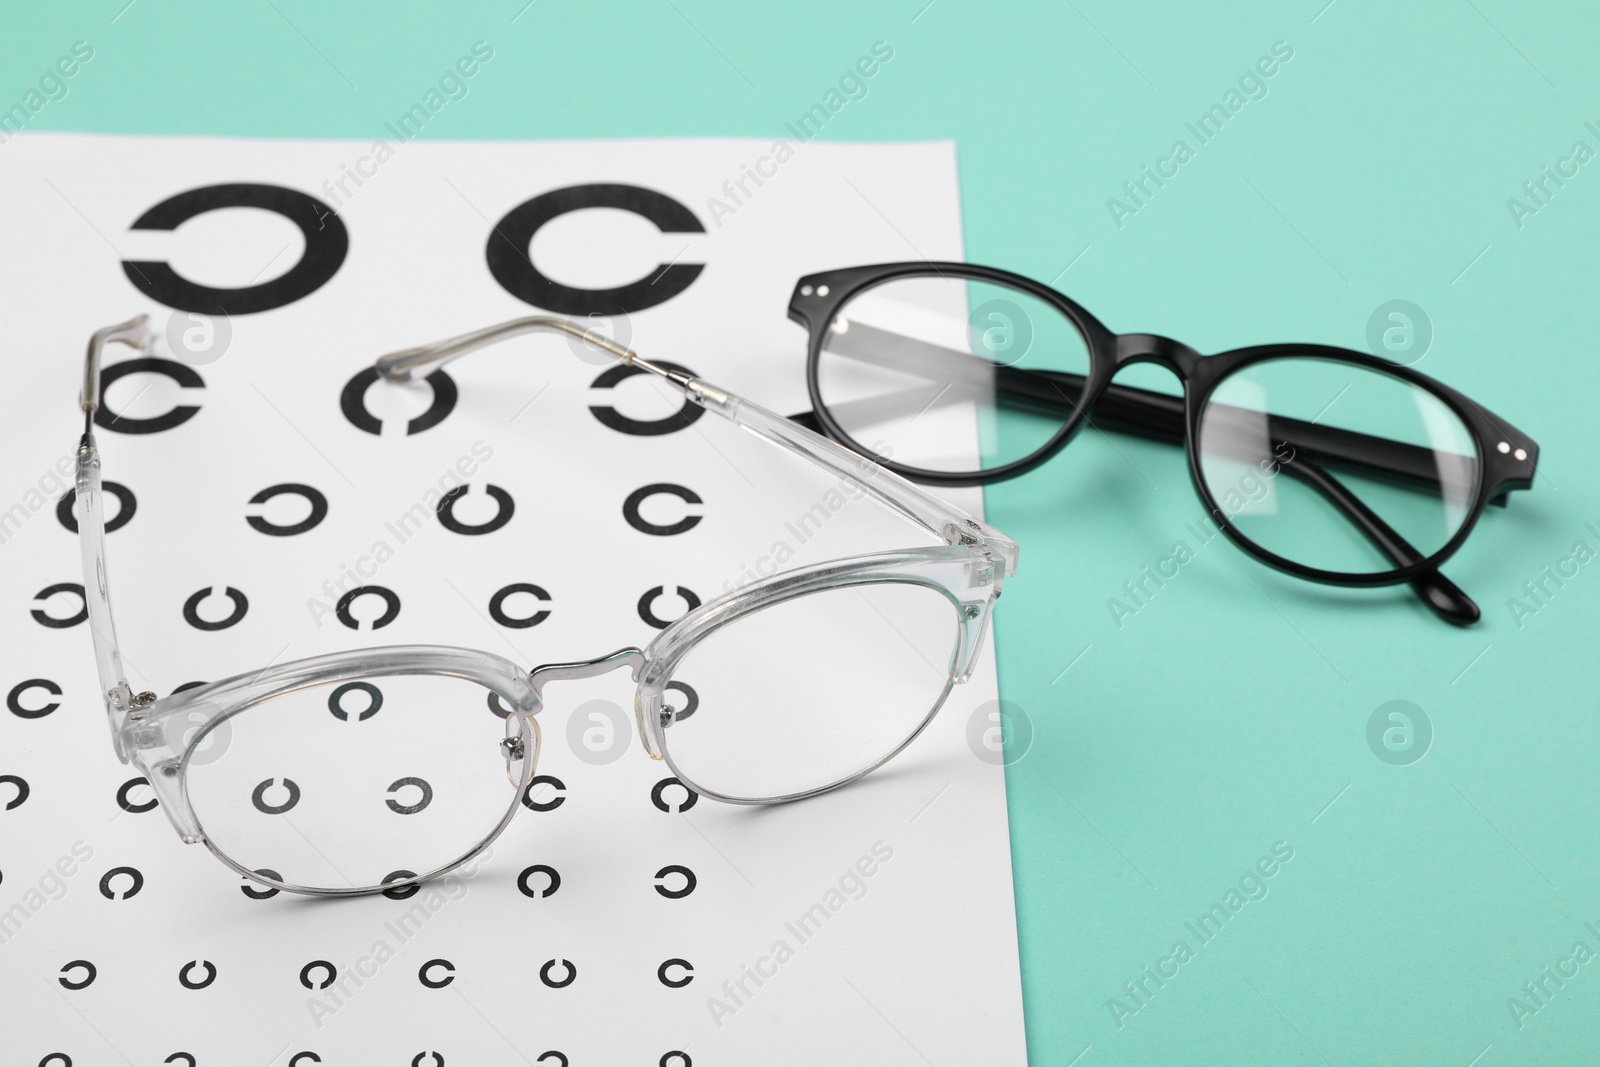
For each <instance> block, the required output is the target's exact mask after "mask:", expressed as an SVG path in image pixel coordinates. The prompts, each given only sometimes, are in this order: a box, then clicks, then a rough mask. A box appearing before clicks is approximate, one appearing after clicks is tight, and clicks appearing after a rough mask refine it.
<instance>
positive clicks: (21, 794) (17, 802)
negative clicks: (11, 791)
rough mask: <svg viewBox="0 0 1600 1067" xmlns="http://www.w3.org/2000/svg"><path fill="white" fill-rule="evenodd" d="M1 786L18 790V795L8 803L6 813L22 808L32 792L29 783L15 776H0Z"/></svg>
mask: <svg viewBox="0 0 1600 1067" xmlns="http://www.w3.org/2000/svg"><path fill="white" fill-rule="evenodd" d="M0 785H9V786H15V787H16V790H17V795H16V796H14V797H12V798H11V799H10V800H8V801H6V806H5V810H6V811H10V810H11V809H12V808H20V807H21V806H22V804H23V802H24V801H25V800H27V799H28V794H29V793H30V792H32V790H31V789H29V788H28V783H27V782H26V781H24V780H23V779H21V778H18V777H17V776H16V775H14V774H0Z"/></svg>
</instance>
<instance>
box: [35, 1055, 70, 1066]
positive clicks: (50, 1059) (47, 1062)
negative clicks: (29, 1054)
mask: <svg viewBox="0 0 1600 1067" xmlns="http://www.w3.org/2000/svg"><path fill="white" fill-rule="evenodd" d="M39 1067H72V1057H71V1056H68V1055H67V1054H66V1053H65V1052H52V1053H49V1054H48V1055H46V1056H45V1058H44V1059H42V1060H40V1061H39Z"/></svg>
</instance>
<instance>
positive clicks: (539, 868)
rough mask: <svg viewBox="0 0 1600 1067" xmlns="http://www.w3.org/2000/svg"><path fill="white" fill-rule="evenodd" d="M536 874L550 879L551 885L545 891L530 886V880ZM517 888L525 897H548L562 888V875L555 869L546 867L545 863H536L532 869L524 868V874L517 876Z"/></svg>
mask: <svg viewBox="0 0 1600 1067" xmlns="http://www.w3.org/2000/svg"><path fill="white" fill-rule="evenodd" d="M536 874H542V875H544V876H545V877H546V878H548V879H550V884H549V885H547V886H545V887H544V888H543V889H535V888H533V886H531V885H529V884H528V879H530V878H532V877H533V876H534V875H536ZM517 888H518V889H519V890H521V891H522V895H523V896H525V897H547V896H549V895H550V894H552V893H554V892H555V891H556V890H557V889H560V888H561V875H560V873H559V872H558V871H557V870H556V869H555V868H554V867H549V866H546V865H545V864H543V863H535V864H534V865H533V866H532V867H524V868H523V869H522V873H521V874H519V875H517Z"/></svg>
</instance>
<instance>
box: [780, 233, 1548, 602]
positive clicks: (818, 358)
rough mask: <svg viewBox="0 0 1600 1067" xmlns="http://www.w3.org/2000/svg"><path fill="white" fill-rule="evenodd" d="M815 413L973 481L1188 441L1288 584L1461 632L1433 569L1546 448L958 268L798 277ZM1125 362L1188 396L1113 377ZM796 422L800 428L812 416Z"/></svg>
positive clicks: (1406, 374)
mask: <svg viewBox="0 0 1600 1067" xmlns="http://www.w3.org/2000/svg"><path fill="white" fill-rule="evenodd" d="M789 317H790V318H792V319H794V320H795V321H796V322H798V323H800V324H801V325H802V326H804V327H806V329H807V330H809V331H810V334H811V338H810V352H809V359H808V363H807V376H808V379H809V386H810V391H811V402H812V405H813V407H814V413H813V415H812V420H811V421H813V422H814V423H815V424H816V425H817V426H818V427H819V428H820V429H822V430H823V431H825V432H826V433H828V434H829V435H830V436H832V437H833V438H835V439H836V440H838V441H840V442H841V443H843V444H845V445H848V446H849V447H851V448H853V449H855V450H856V451H858V452H861V453H863V454H866V455H870V456H872V457H874V458H876V459H877V460H878V461H879V462H880V463H882V464H883V465H884V466H886V467H888V468H889V469H891V470H894V471H896V472H898V473H899V474H902V475H904V476H906V477H909V478H912V479H915V480H917V481H921V482H927V483H931V484H934V485H983V484H988V483H990V482H995V481H1000V480H1002V479H1006V478H1013V477H1015V476H1017V475H1019V474H1022V473H1024V472H1026V471H1029V470H1032V469H1033V468H1034V467H1037V466H1038V465H1039V464H1041V463H1043V462H1045V461H1046V460H1047V459H1049V458H1050V457H1051V456H1053V455H1055V454H1056V453H1057V452H1059V451H1060V450H1061V449H1062V448H1063V447H1065V446H1066V443H1067V442H1068V441H1069V440H1070V439H1071V438H1072V435H1073V434H1074V433H1075V432H1076V431H1077V430H1078V429H1079V427H1081V426H1082V425H1083V424H1084V423H1086V422H1087V423H1089V424H1090V425H1091V426H1094V427H1096V428H1098V429H1106V430H1114V431H1119V432H1125V433H1133V434H1138V435H1140V436H1143V437H1148V438H1154V439H1156V440H1161V441H1167V442H1170V443H1174V444H1186V445H1187V448H1188V453H1189V472H1190V475H1191V477H1192V478H1193V480H1194V485H1195V489H1196V491H1198V492H1199V494H1200V499H1201V500H1202V501H1203V502H1204V503H1205V506H1206V508H1207V510H1208V511H1209V512H1210V514H1211V516H1212V518H1213V519H1214V521H1215V523H1216V525H1217V527H1218V528H1219V529H1220V530H1221V531H1222V532H1223V533H1225V534H1226V535H1227V536H1228V538H1229V539H1230V540H1232V541H1233V542H1234V543H1235V544H1237V545H1238V546H1239V547H1240V548H1242V549H1244V550H1245V551H1246V552H1249V553H1250V554H1251V555H1253V556H1255V557H1256V558H1257V559H1259V560H1261V561H1262V562H1264V563H1267V564H1269V565H1270V566H1273V567H1276V568H1278V569H1279V570H1281V571H1286V572H1287V573H1289V574H1293V575H1297V576H1299V577H1301V578H1307V579H1310V580H1311V581H1316V582H1326V583H1328V584H1330V585H1343V586H1377V585H1392V584H1396V583H1400V582H1407V583H1409V584H1410V585H1411V587H1412V588H1413V589H1414V590H1415V591H1416V592H1417V594H1418V595H1419V596H1421V597H1422V599H1423V600H1424V601H1425V602H1426V603H1427V604H1428V606H1429V607H1431V608H1432V609H1433V610H1434V611H1435V612H1437V613H1438V614H1439V615H1440V616H1441V617H1443V618H1445V619H1447V620H1449V621H1450V622H1454V623H1460V624H1468V623H1472V622H1476V621H1477V620H1478V618H1479V615H1480V612H1479V610H1478V606H1477V604H1475V603H1473V601H1472V599H1471V598H1470V597H1468V596H1467V595H1466V594H1465V593H1463V592H1462V591H1461V590H1460V589H1459V588H1458V587H1457V586H1456V585H1455V584H1454V583H1452V582H1451V581H1450V580H1449V579H1447V578H1445V577H1444V576H1443V575H1442V574H1440V573H1439V566H1440V564H1442V563H1443V562H1444V561H1445V560H1446V559H1448V558H1449V557H1450V556H1451V555H1452V554H1454V553H1455V551H1456V550H1457V549H1459V548H1460V547H1461V545H1462V543H1463V542H1464V541H1465V540H1466V539H1467V535H1468V534H1469V533H1471V532H1472V528H1473V526H1474V524H1475V523H1476V522H1477V520H1478V516H1479V515H1481V514H1482V512H1483V508H1484V505H1486V504H1499V505H1502V506H1504V504H1505V502H1506V496H1507V494H1508V493H1509V492H1510V491H1511V490H1513V489H1528V488H1531V487H1532V484H1533V473H1534V468H1535V465H1536V464H1537V462H1538V458H1539V446H1538V445H1536V444H1535V443H1534V442H1533V440H1532V439H1531V438H1529V437H1528V436H1527V435H1526V434H1524V433H1522V432H1521V431H1519V430H1517V429H1516V428H1514V427H1512V426H1511V425H1509V424H1508V423H1506V422H1505V421H1504V420H1502V419H1500V418H1499V417H1497V416H1495V415H1492V414H1490V413H1489V412H1487V411H1485V410H1484V409H1483V408H1482V407H1480V406H1479V405H1478V404H1476V403H1474V402H1473V401H1471V400H1469V399H1467V398H1466V397H1465V396H1462V395H1461V394H1460V393H1458V392H1456V391H1455V390H1454V389H1451V388H1449V387H1448V386H1446V385H1443V384H1441V383H1439V382H1436V381H1434V380H1433V379H1431V378H1429V377H1427V376H1426V375H1423V374H1419V373H1417V372H1416V371H1414V370H1412V369H1411V368H1409V367H1406V366H1403V365H1401V364H1398V363H1395V362H1392V361H1390V360H1387V359H1382V358H1380V357H1377V356H1372V355H1368V354H1367V353H1364V352H1355V351H1351V350H1349V349H1344V348H1331V347H1328V346H1326V345H1310V344H1288V345H1260V346H1257V347H1254V348H1240V349H1235V350H1234V351H1231V352H1223V353H1220V354H1218V355H1213V356H1202V355H1200V353H1198V352H1196V351H1195V350H1194V349H1192V348H1189V347H1188V346H1187V345H1184V344H1181V343H1180V342H1177V341H1174V340H1171V339H1170V338H1166V337H1158V336H1154V335H1151V334H1120V335H1119V334H1115V333H1112V332H1111V331H1110V330H1109V329H1107V328H1106V327H1105V326H1104V325H1103V324H1101V323H1100V322H1099V320H1097V319H1096V318H1095V317H1094V316H1093V315H1090V314H1089V313H1088V312H1087V311H1085V310H1084V309H1083V308H1081V307H1079V306H1078V305H1077V304H1076V303H1074V302H1073V301H1071V300H1069V299H1068V298H1067V297H1065V296H1063V295H1061V294H1060V293H1058V292H1056V291H1055V290H1054V289H1052V288H1050V287H1049V286H1046V285H1041V284H1040V283H1038V282H1036V281H1033V280H1031V279H1029V278H1024V277H1022V276H1021V275H1018V274H1012V273H1010V272H1008V271H1002V270H995V269H993V268H989V267H978V266H972V265H970V264H964V263H929V262H918V263H889V264H883V265H880V266H872V267H855V268H851V269H848V270H837V271H828V272H826V273H823V274H813V275H809V276H807V277H805V278H802V279H801V280H800V282H799V284H798V285H797V286H796V288H795V291H794V295H793V296H792V297H791V299H790V302H789ZM1133 363H1155V364H1159V365H1161V366H1163V367H1166V368H1167V369H1169V370H1171V371H1172V372H1173V373H1174V374H1176V375H1177V377H1178V379H1179V381H1180V382H1181V383H1182V394H1181V395H1172V394H1168V393H1163V392H1158V391H1155V390H1151V389H1145V388H1134V387H1131V386H1124V385H1112V384H1111V381H1112V378H1113V377H1115V376H1116V375H1117V373H1118V372H1119V371H1121V370H1122V369H1123V368H1124V367H1126V366H1128V365H1129V364H1133ZM801 418H802V420H804V418H805V417H804V416H802V417H801Z"/></svg>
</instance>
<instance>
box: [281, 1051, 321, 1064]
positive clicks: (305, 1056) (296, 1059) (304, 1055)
mask: <svg viewBox="0 0 1600 1067" xmlns="http://www.w3.org/2000/svg"><path fill="white" fill-rule="evenodd" d="M302 1060H309V1061H310V1062H312V1063H321V1062H322V1057H321V1056H318V1055H317V1054H316V1053H315V1052H296V1053H295V1054H294V1055H293V1056H290V1057H289V1062H288V1064H286V1065H285V1067H300V1062H301V1061H302Z"/></svg>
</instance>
